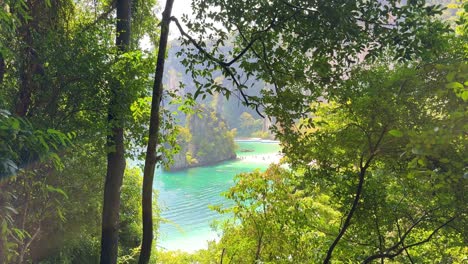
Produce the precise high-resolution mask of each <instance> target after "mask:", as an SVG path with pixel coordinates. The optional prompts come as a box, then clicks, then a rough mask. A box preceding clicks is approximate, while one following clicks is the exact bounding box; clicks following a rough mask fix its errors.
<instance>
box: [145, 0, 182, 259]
mask: <svg viewBox="0 0 468 264" xmlns="http://www.w3.org/2000/svg"><path fill="white" fill-rule="evenodd" d="M173 3H174V0H167V1H166V7H165V9H164V12H163V16H162V21H161V36H160V39H159V50H158V59H157V64H156V72H155V76H154V84H153V98H152V101H151V117H150V127H149V139H148V146H147V150H146V158H145V169H144V174H143V199H142V208H143V241H142V244H141V251H140V259H139V260H138V263H140V264H146V263H148V262H149V259H150V256H151V248H152V242H153V204H152V202H153V178H154V170H155V167H156V162H157V161H158V158H157V152H156V147H157V145H158V143H159V142H158V138H159V124H160V113H159V107H160V103H161V99H162V93H163V86H162V79H163V72H164V62H165V56H166V48H167V38H168V35H169V24H170V22H171V21H170V18H171V12H172V5H173Z"/></svg>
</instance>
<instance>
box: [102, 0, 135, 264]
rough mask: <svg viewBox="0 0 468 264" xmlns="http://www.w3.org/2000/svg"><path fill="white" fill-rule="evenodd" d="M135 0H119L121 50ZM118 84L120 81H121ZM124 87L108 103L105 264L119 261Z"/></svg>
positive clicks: (118, 40)
mask: <svg viewBox="0 0 468 264" xmlns="http://www.w3.org/2000/svg"><path fill="white" fill-rule="evenodd" d="M130 2H131V0H118V1H117V35H116V45H117V47H118V50H119V52H122V53H123V52H125V51H127V50H128V47H129V44H130V7H131V3H130ZM117 83H118V82H117ZM123 89H124V87H120V85H119V84H115V85H114V86H113V87H111V98H110V101H109V106H108V117H107V118H108V125H109V128H110V131H109V132H110V134H109V135H108V136H107V142H106V145H107V148H108V154H107V173H106V180H105V186H104V202H103V211H102V234H101V263H102V264H107V263H117V254H118V240H119V236H118V234H119V208H120V189H121V187H122V180H123V174H124V170H125V165H126V164H125V156H124V154H125V147H124V129H123V118H124V112H123V111H125V109H124V107H122V102H121V101H122V96H123V95H122V94H121V92H120V91H122V90H123Z"/></svg>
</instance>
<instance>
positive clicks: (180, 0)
mask: <svg viewBox="0 0 468 264" xmlns="http://www.w3.org/2000/svg"><path fill="white" fill-rule="evenodd" d="M191 2H192V1H191V0H174V5H173V7H172V15H173V16H175V17H176V18H178V19H179V21H180V20H181V18H182V15H183V14H188V15H189V16H190V14H191V13H192V8H191V6H190V3H191ZM164 5H165V2H163V1H161V12H162V10H164ZM170 28H171V29H170V39H175V38H177V37H179V31H178V30H177V27H176V26H175V25H171V27H170Z"/></svg>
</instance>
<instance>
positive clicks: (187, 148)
mask: <svg viewBox="0 0 468 264" xmlns="http://www.w3.org/2000/svg"><path fill="white" fill-rule="evenodd" d="M234 134H235V132H234V131H230V130H229V129H228V127H227V125H226V123H225V121H224V120H223V119H222V118H221V116H220V115H219V114H217V113H216V111H214V110H213V109H209V108H206V107H199V108H198V109H197V110H196V113H195V114H193V115H190V116H188V117H187V122H186V125H185V127H184V128H181V133H180V135H179V143H180V146H181V150H180V152H179V153H178V154H176V155H175V156H174V163H173V164H172V165H171V166H170V167H169V170H181V169H186V168H191V167H197V166H204V165H210V164H215V163H218V162H221V161H225V160H230V159H235V158H236V152H235V143H234Z"/></svg>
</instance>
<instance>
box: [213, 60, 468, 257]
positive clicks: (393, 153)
mask: <svg viewBox="0 0 468 264" xmlns="http://www.w3.org/2000/svg"><path fill="white" fill-rule="evenodd" d="M465 65H466V64H465ZM448 74H450V71H449V70H448V69H447V68H445V67H443V66H442V65H440V64H439V65H434V64H427V65H423V66H421V65H419V66H418V67H411V66H408V65H399V64H395V65H392V69H389V68H388V61H384V62H382V63H381V64H380V65H375V64H374V65H372V66H370V65H366V66H363V67H362V68H361V67H360V68H358V69H355V70H354V71H353V77H352V78H350V79H349V80H347V81H346V82H345V83H344V84H343V85H342V86H340V87H337V89H336V90H335V91H334V92H333V94H330V97H329V101H328V102H319V103H316V104H314V105H312V106H311V109H313V114H314V115H313V116H311V117H308V118H304V119H303V120H301V121H300V122H298V124H297V126H294V127H293V129H291V130H289V131H288V132H287V133H286V134H279V136H280V139H281V140H282V144H283V145H284V149H283V151H284V152H285V154H286V157H287V160H288V163H289V164H290V166H291V167H290V169H291V171H287V170H283V169H280V168H277V167H274V166H273V167H271V168H269V169H268V170H267V171H266V172H265V173H259V172H255V173H251V174H241V175H239V176H238V177H237V179H236V186H234V187H233V188H231V189H230V190H229V191H228V192H227V193H226V197H227V198H229V199H231V200H233V201H234V206H232V207H229V208H228V209H222V208H221V207H216V209H217V210H218V211H220V212H222V213H229V214H232V215H233V216H234V219H230V220H228V222H227V223H225V224H223V225H221V226H220V227H221V230H222V232H223V238H222V239H221V241H220V242H219V244H218V245H215V246H214V248H213V249H215V250H216V251H215V252H216V253H215V255H213V256H212V258H218V257H219V256H221V261H222V259H224V260H226V261H231V262H236V263H237V262H239V263H243V262H244V261H245V262H247V263H249V262H255V261H263V262H281V261H285V262H290V261H293V262H298V263H329V262H330V261H331V260H334V261H338V262H362V263H370V262H372V261H374V260H382V261H383V260H384V259H393V260H395V261H399V262H410V263H424V262H431V261H439V262H452V261H453V262H457V261H462V258H463V243H464V242H463V239H464V238H463V237H464V233H463V231H462V229H463V226H464V225H465V224H466V220H467V218H466V216H467V215H466V210H464V209H463V205H464V204H465V198H464V195H463V190H464V188H465V187H466V186H465V185H466V183H464V181H465V179H464V178H463V176H462V175H463V173H464V166H463V165H462V164H464V163H466V158H465V157H464V155H463V153H464V152H465V151H466V150H465V148H466V138H464V136H463V133H464V132H463V130H464V129H463V126H464V123H465V122H463V121H462V120H463V119H464V118H466V117H464V115H465V114H466V107H465V106H466V100H465V99H463V98H462V95H461V94H457V92H456V90H453V89H452V88H451V86H450V85H448V86H446V82H447V80H446V76H447V75H448ZM456 76H457V77H455V78H463V77H461V76H463V73H461V72H460V73H458V74H456ZM465 76H466V75H465ZM458 80H460V79H458ZM463 113H465V114H463ZM291 134H293V135H291ZM435 248H437V249H438V250H434V249H435Z"/></svg>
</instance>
